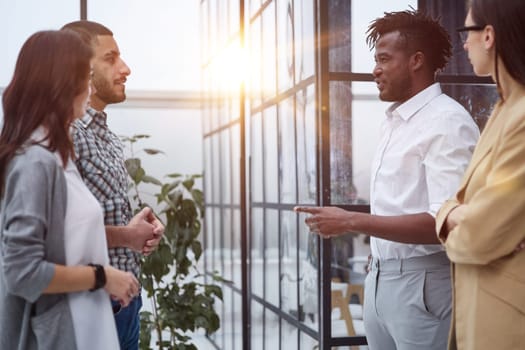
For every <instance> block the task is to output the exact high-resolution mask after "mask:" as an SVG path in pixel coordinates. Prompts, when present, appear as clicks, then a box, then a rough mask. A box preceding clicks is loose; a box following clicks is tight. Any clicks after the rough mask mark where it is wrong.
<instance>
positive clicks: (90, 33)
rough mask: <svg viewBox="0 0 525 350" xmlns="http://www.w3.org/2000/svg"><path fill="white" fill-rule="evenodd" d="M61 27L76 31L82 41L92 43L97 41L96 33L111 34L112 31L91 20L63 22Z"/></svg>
mask: <svg viewBox="0 0 525 350" xmlns="http://www.w3.org/2000/svg"><path fill="white" fill-rule="evenodd" d="M63 29H69V30H73V31H75V32H77V33H78V34H79V35H80V36H81V37H82V39H84V41H86V42H87V43H89V44H90V45H92V44H93V43H94V42H95V43H96V42H97V36H98V35H111V36H113V32H112V31H111V30H109V28H108V27H106V26H104V25H102V24H100V23H97V22H92V21H86V20H81V21H74V22H70V23H67V24H64V26H63V27H62V30H63Z"/></svg>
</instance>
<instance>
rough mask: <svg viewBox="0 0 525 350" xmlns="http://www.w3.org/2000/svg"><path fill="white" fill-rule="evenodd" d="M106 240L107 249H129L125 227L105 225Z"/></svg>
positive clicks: (126, 228)
mask: <svg viewBox="0 0 525 350" xmlns="http://www.w3.org/2000/svg"><path fill="white" fill-rule="evenodd" d="M105 227H106V239H107V242H108V248H116V247H125V248H131V247H130V242H129V233H128V230H129V228H128V227H127V226H111V225H106V226H105Z"/></svg>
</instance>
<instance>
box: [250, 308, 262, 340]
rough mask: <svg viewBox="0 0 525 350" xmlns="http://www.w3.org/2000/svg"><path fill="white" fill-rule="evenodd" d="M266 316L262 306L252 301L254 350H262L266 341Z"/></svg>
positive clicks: (251, 331)
mask: <svg viewBox="0 0 525 350" xmlns="http://www.w3.org/2000/svg"><path fill="white" fill-rule="evenodd" d="M264 314H265V310H264V308H263V306H262V305H261V304H259V303H258V302H256V301H254V300H253V299H252V302H251V315H250V316H251V325H250V326H251V327H250V328H251V329H250V333H251V334H250V335H251V339H250V341H251V348H252V349H254V350H260V349H262V345H263V341H264Z"/></svg>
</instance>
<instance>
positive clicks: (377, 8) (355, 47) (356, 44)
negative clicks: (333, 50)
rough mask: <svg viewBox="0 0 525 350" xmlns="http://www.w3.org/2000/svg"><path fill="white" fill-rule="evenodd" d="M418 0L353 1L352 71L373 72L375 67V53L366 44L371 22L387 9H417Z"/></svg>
mask: <svg viewBox="0 0 525 350" xmlns="http://www.w3.org/2000/svg"><path fill="white" fill-rule="evenodd" d="M417 3H418V1H417V0H406V1H392V0H375V1H352V10H351V12H352V29H351V30H352V32H351V36H352V39H351V43H352V51H351V55H352V71H353V72H354V73H371V72H372V69H374V53H373V51H370V48H369V47H368V46H367V45H366V41H365V38H366V31H367V29H368V26H369V25H370V22H371V21H373V20H374V19H376V18H378V17H382V16H383V15H384V12H385V11H388V12H390V11H403V10H407V9H409V7H410V6H411V7H413V8H414V9H417V8H418V7H417Z"/></svg>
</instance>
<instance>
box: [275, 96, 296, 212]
mask: <svg viewBox="0 0 525 350" xmlns="http://www.w3.org/2000/svg"><path fill="white" fill-rule="evenodd" d="M294 121H295V118H294V96H292V97H290V98H288V99H286V100H284V101H283V102H281V103H280V104H279V143H280V146H281V147H280V155H281V156H280V159H279V168H280V172H279V179H280V183H281V188H280V190H281V195H280V200H281V203H296V202H297V195H296V192H297V190H296V188H297V177H296V173H295V169H296V166H297V162H296V153H295V151H296V150H295V145H296V142H295V123H294Z"/></svg>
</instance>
